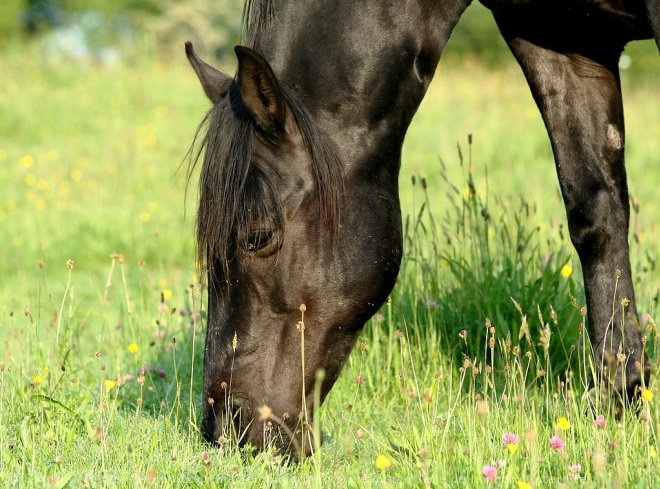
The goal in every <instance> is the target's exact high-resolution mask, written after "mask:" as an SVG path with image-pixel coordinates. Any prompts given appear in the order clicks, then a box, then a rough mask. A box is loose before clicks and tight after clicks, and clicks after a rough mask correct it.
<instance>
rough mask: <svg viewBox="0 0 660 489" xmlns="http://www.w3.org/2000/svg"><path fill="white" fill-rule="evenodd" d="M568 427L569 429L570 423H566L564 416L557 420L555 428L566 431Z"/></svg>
mask: <svg viewBox="0 0 660 489" xmlns="http://www.w3.org/2000/svg"><path fill="white" fill-rule="evenodd" d="M570 427H571V423H570V421H568V419H566V418H565V417H564V416H562V417H561V418H559V421H557V428H559V429H560V430H562V431H566V430H567V429H569V428H570Z"/></svg>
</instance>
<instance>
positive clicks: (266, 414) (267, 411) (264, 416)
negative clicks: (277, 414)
mask: <svg viewBox="0 0 660 489" xmlns="http://www.w3.org/2000/svg"><path fill="white" fill-rule="evenodd" d="M258 411H259V421H266V420H269V419H270V418H271V417H272V416H273V410H272V409H271V408H269V407H268V406H266V405H264V406H261V407H260V408H259V409H258Z"/></svg>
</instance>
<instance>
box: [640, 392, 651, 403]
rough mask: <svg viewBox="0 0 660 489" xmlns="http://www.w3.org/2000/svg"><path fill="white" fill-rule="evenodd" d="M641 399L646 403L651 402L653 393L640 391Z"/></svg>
mask: <svg viewBox="0 0 660 489" xmlns="http://www.w3.org/2000/svg"><path fill="white" fill-rule="evenodd" d="M642 399H644V400H645V401H646V402H651V400H652V399H653V392H651V391H650V390H648V389H644V390H642Z"/></svg>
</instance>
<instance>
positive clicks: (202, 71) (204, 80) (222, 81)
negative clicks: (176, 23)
mask: <svg viewBox="0 0 660 489" xmlns="http://www.w3.org/2000/svg"><path fill="white" fill-rule="evenodd" d="M186 56H187V57H188V61H189V62H190V65H191V66H192V67H193V70H195V73H197V78H199V82H200V83H201V84H202V88H203V89H204V93H205V94H206V96H207V97H208V98H209V99H210V100H211V102H213V103H214V104H217V103H218V102H219V101H220V99H222V97H224V96H225V95H226V94H227V91H228V90H229V85H231V82H232V80H233V78H232V77H230V76H228V75H225V74H224V73H222V72H221V71H218V70H216V69H215V68H214V67H213V66H211V65H209V64H208V63H206V62H205V61H203V60H202V59H201V58H199V57H198V56H197V53H195V50H194V49H193V45H192V43H191V42H190V41H186Z"/></svg>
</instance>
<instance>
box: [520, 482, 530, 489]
mask: <svg viewBox="0 0 660 489" xmlns="http://www.w3.org/2000/svg"><path fill="white" fill-rule="evenodd" d="M517 485H518V489H532V486H531V485H530V484H528V483H527V482H523V481H518V484H517Z"/></svg>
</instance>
